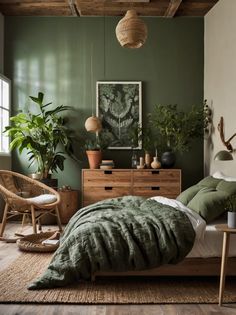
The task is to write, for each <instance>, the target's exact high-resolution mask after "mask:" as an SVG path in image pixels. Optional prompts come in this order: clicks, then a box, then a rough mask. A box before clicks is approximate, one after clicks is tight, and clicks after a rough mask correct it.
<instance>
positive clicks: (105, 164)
mask: <svg viewBox="0 0 236 315" xmlns="http://www.w3.org/2000/svg"><path fill="white" fill-rule="evenodd" d="M114 166H115V164H114V161H113V160H102V162H101V164H100V169H102V170H109V169H112V168H114Z"/></svg>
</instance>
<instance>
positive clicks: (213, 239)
mask: <svg viewBox="0 0 236 315" xmlns="http://www.w3.org/2000/svg"><path fill="white" fill-rule="evenodd" d="M232 194H236V182H233V181H227V180H225V179H223V178H215V177H213V176H208V177H206V178H205V179H203V180H202V181H200V182H199V183H198V184H196V185H194V186H192V187H190V188H189V189H187V190H186V191H184V192H183V193H182V194H180V195H179V197H178V198H177V200H174V199H168V198H165V197H152V198H149V199H147V200H146V199H145V198H142V197H134V196H126V197H119V198H113V199H108V200H104V201H100V202H98V203H96V204H94V205H90V206H88V207H85V208H83V209H81V210H80V211H78V212H77V213H76V214H75V215H74V216H73V218H72V219H71V220H70V222H69V224H68V226H67V227H66V229H65V233H64V236H63V237H62V239H61V244H60V247H59V249H58V250H57V252H56V253H55V255H54V257H53V259H52V261H51V263H50V264H49V266H48V268H47V270H46V272H45V273H44V274H43V275H42V276H41V277H40V278H39V279H37V280H36V281H35V282H34V283H32V284H31V285H30V286H29V289H31V290H34V289H43V288H49V287H57V286H64V285H68V284H70V283H72V282H74V281H79V280H90V279H92V280H93V279H94V278H95V277H96V276H101V275H102V276H110V275H116V276H119V275H149V276H150V275H152V276H153V275H219V273H220V258H219V257H220V255H221V238H222V236H221V235H220V233H219V232H218V231H216V230H215V228H214V225H215V222H216V221H215V219H216V218H218V217H220V216H221V215H222V214H224V213H225V202H226V200H227V198H228V196H230V195H232ZM223 220H224V219H223ZM217 222H219V221H217ZM231 243H232V244H233V243H234V242H231ZM213 244H214V245H213ZM231 251H232V252H231V253H230V256H234V255H235V248H232V249H231ZM235 263H236V259H235V258H234V257H231V258H230V259H229V263H228V269H229V272H228V274H231V275H236V270H235V268H233V265H234V264H235ZM160 266H161V267H160ZM234 266H235V265H234ZM156 267H158V268H156ZM127 270H128V271H127Z"/></svg>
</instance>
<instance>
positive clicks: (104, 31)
mask: <svg viewBox="0 0 236 315" xmlns="http://www.w3.org/2000/svg"><path fill="white" fill-rule="evenodd" d="M103 46H104V47H103V71H104V73H103V76H104V80H105V78H106V16H105V1H104V7H103Z"/></svg>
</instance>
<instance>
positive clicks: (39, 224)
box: [38, 219, 42, 231]
mask: <svg viewBox="0 0 236 315" xmlns="http://www.w3.org/2000/svg"><path fill="white" fill-rule="evenodd" d="M38 226H39V231H42V224H41V220H40V219H38Z"/></svg>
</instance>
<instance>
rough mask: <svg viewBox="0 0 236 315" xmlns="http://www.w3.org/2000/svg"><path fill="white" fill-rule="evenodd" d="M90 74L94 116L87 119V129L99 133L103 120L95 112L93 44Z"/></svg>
mask: <svg viewBox="0 0 236 315" xmlns="http://www.w3.org/2000/svg"><path fill="white" fill-rule="evenodd" d="M90 61H91V62H90V70H91V73H90V76H91V106H92V116H90V117H89V118H87V119H86V121H85V124H84V126H85V129H86V130H87V131H89V132H94V133H98V132H99V131H101V130H102V122H101V120H100V119H99V118H98V117H96V116H95V115H94V114H93V47H92V46H91V59H90Z"/></svg>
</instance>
